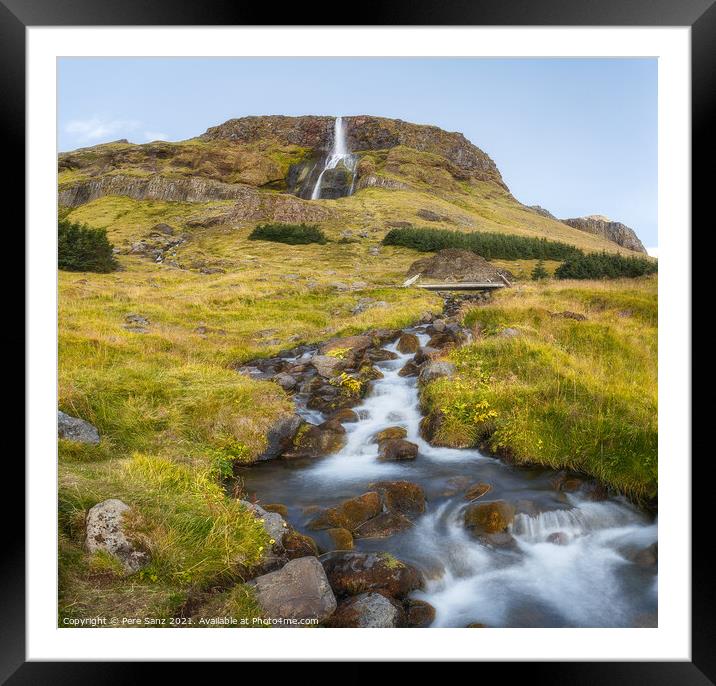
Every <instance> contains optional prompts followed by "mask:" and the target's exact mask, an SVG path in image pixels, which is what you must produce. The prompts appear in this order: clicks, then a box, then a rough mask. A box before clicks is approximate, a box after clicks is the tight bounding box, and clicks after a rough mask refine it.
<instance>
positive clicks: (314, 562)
mask: <svg viewBox="0 0 716 686" xmlns="http://www.w3.org/2000/svg"><path fill="white" fill-rule="evenodd" d="M250 583H251V585H252V586H253V587H254V590H255V593H256V600H257V601H258V604H259V605H260V606H261V609H262V610H263V612H264V613H265V614H266V616H268V617H274V618H279V617H281V618H284V619H316V620H318V621H319V622H323V621H325V620H326V619H328V617H330V616H331V615H332V614H333V612H334V611H335V609H336V606H337V602H336V597H335V595H334V594H333V591H332V589H331V587H330V585H329V583H328V578H327V577H326V573H325V571H324V569H323V567H322V566H321V563H320V562H319V561H318V559H317V558H315V557H300V558H297V559H295V560H291V561H290V562H288V563H287V564H286V565H284V566H283V567H282V568H281V569H279V570H277V571H275V572H270V573H269V574H264V575H263V576H259V577H257V578H256V579H254V580H253V581H251V582H250Z"/></svg>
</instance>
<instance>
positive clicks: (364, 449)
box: [245, 330, 657, 627]
mask: <svg viewBox="0 0 716 686" xmlns="http://www.w3.org/2000/svg"><path fill="white" fill-rule="evenodd" d="M413 332H414V333H416V334H417V335H418V338H419V340H420V343H421V345H424V344H425V343H426V340H427V336H425V334H424V333H423V332H421V331H419V330H417V331H413ZM386 349H387V350H390V351H391V352H394V353H396V354H398V358H397V359H394V360H389V361H385V362H381V363H378V364H377V366H378V367H379V368H380V370H381V372H382V373H383V378H382V379H379V380H377V381H375V383H374V385H373V387H372V389H371V392H370V394H369V395H368V396H367V397H366V398H365V399H364V400H363V402H362V403H361V404H360V405H358V406H357V407H355V408H354V409H355V411H356V413H357V414H358V417H359V421H357V422H354V423H348V424H346V425H345V429H346V431H347V443H346V445H345V447H344V448H343V449H342V450H340V451H339V452H338V453H335V454H334V455H330V456H328V457H325V458H320V459H316V460H313V461H309V462H308V463H305V462H304V463H303V464H296V463H292V462H291V461H289V462H282V461H278V460H277V461H273V462H270V463H266V464H264V465H261V466H259V467H251V468H250V469H248V470H247V471H246V472H245V487H246V488H247V489H248V491H249V492H250V493H255V494H256V495H257V496H258V497H260V498H261V500H262V501H263V502H267V503H270V502H279V503H283V504H285V505H286V506H287V508H288V520H289V521H290V522H291V523H292V525H294V526H295V527H296V528H298V529H299V530H302V531H303V532H305V533H307V534H309V535H311V536H313V537H314V538H316V540H317V542H318V543H319V545H322V546H324V548H325V549H326V550H330V549H331V548H330V547H328V546H330V544H329V542H328V539H322V538H321V536H322V532H320V531H313V530H310V528H308V524H309V522H310V521H311V519H312V517H314V516H315V512H316V510H317V509H321V508H325V507H333V506H335V505H336V504H338V503H340V502H341V501H343V500H345V499H348V498H352V497H355V496H357V495H359V494H361V493H365V492H366V491H369V490H371V484H374V483H375V482H377V481H385V480H404V481H410V482H413V483H417V484H420V485H421V486H422V487H423V489H424V491H425V494H426V498H427V506H426V511H425V512H424V513H423V514H421V515H419V516H416V517H414V521H413V526H412V527H411V528H410V529H408V530H405V531H401V532H399V533H396V534H394V535H392V536H389V537H388V538H376V539H370V538H368V539H358V540H357V541H356V543H355V545H356V549H357V550H361V551H385V552H388V553H391V554H392V555H394V556H395V557H397V558H399V559H401V560H404V561H405V562H408V563H410V564H413V565H414V566H416V567H417V568H418V569H420V570H421V571H422V573H423V575H424V577H425V579H426V582H425V588H424V589H423V590H422V591H417V592H415V593H414V594H413V597H415V598H419V599H423V600H426V601H427V602H429V603H430V604H431V605H433V606H434V607H435V609H436V617H435V621H434V622H433V624H432V626H438V627H465V626H468V625H470V624H473V623H479V624H484V625H486V626H490V627H500V626H502V627H505V626H509V627H560V626H561V627H574V626H583V627H618V626H654V625H655V624H656V611H657V588H656V584H657V574H656V568H655V566H653V565H640V564H637V563H636V562H634V556H633V553H634V551H637V550H642V549H644V548H646V547H648V546H650V545H652V544H654V543H655V542H656V540H657V525H656V523H655V521H654V520H653V519H652V518H651V517H649V516H648V515H646V514H644V513H642V512H640V511H639V510H637V509H636V508H634V507H633V506H631V505H630V504H629V503H627V502H626V501H624V500H623V499H620V498H610V499H608V500H604V501H601V502H593V501H590V500H588V499H586V498H583V497H580V496H578V495H576V494H565V493H562V492H559V491H556V490H555V488H554V486H553V484H552V479H553V477H554V472H550V471H548V470H542V469H537V468H535V469H524V468H515V467H514V466H510V465H508V464H505V463H504V462H502V461H500V460H497V459H493V458H490V457H486V456H484V455H482V454H481V453H480V452H479V451H477V450H471V449H467V450H458V449H450V448H440V447H435V446H431V445H430V444H429V443H427V442H425V441H424V440H423V439H422V438H421V437H420V434H419V423H420V420H421V417H422V416H421V412H420V407H419V398H418V390H417V383H416V379H415V378H411V377H403V376H400V375H399V374H398V372H399V370H400V368H401V367H402V366H403V365H404V364H405V363H406V362H407V361H408V360H409V359H410V358H411V354H400V353H398V351H397V349H396V345H395V344H391V345H388V346H386ZM299 411H300V412H301V413H302V414H303V415H304V416H305V418H306V419H308V421H311V422H320V421H322V419H323V417H321V416H316V412H315V411H307V410H305V409H301V407H300V406H299ZM389 426H401V427H403V428H405V430H406V431H407V438H408V440H410V441H412V442H414V443H417V444H418V447H419V453H418V457H417V459H416V460H414V461H410V462H381V461H379V460H378V459H377V458H378V446H377V445H376V444H375V443H374V442H373V441H372V437H373V436H374V434H375V433H376V432H378V431H381V430H382V429H385V428H386V427H389ZM460 480H462V483H463V486H462V490H461V488H460V487H459V486H456V485H457V483H458V482H460ZM476 481H484V482H487V483H489V484H491V486H492V491H491V492H490V494H489V495H488V496H485V498H484V499H485V500H490V499H504V500H507V501H508V502H511V503H513V504H514V505H515V507H516V509H517V515H516V517H515V519H514V521H513V523H512V525H511V527H510V535H511V536H512V538H513V544H512V545H509V546H505V547H500V546H491V545H487V544H485V543H483V542H481V541H480V540H477V539H475V538H473V537H472V536H471V535H470V533H469V532H468V531H467V529H466V528H465V526H464V523H463V513H464V509H465V507H466V505H467V501H466V500H465V498H464V495H463V493H464V488H465V487H464V483H468V484H470V483H474V482H476ZM555 536H556V537H557V539H556V540H555Z"/></svg>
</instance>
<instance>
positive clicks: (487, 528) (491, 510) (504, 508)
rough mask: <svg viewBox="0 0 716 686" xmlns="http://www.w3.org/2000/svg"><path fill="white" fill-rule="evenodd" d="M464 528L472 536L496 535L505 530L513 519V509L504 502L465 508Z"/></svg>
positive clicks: (479, 504)
mask: <svg viewBox="0 0 716 686" xmlns="http://www.w3.org/2000/svg"><path fill="white" fill-rule="evenodd" d="M464 516H465V526H466V527H467V528H468V529H469V530H470V532H471V533H472V534H473V535H476V536H480V535H483V534H497V533H502V532H504V531H506V530H507V527H508V526H509V525H510V524H511V523H512V520H513V519H514V518H515V508H514V507H513V506H512V505H511V504H510V503H508V502H507V501H505V500H490V501H487V502H478V503H474V504H473V505H468V506H467V507H466V508H465V515H464Z"/></svg>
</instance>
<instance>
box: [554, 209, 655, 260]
mask: <svg viewBox="0 0 716 686" xmlns="http://www.w3.org/2000/svg"><path fill="white" fill-rule="evenodd" d="M562 221H563V222H564V223H565V224H567V225H568V226H572V227H574V228H575V229H579V230H580V231H586V232H587V233H591V234H594V235H595V236H602V237H603V238H606V239H607V240H608V241H612V242H613V243H616V244H617V245H621V246H622V247H624V248H628V249H629V250H634V251H635V252H641V253H644V254H646V248H645V247H644V245H643V244H642V242H641V241H640V240H639V237H638V236H637V235H636V232H635V231H634V229H631V228H629V227H628V226H627V225H626V224H622V223H621V222H613V221H612V220H611V219H609V218H607V217H605V216H603V215H601V214H592V215H589V216H587V217H574V218H573V219H562Z"/></svg>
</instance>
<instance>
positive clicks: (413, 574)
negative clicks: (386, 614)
mask: <svg viewBox="0 0 716 686" xmlns="http://www.w3.org/2000/svg"><path fill="white" fill-rule="evenodd" d="M323 567H324V569H325V570H326V575H327V576H328V581H329V582H330V584H331V587H332V588H333V590H334V591H335V593H336V594H337V595H359V594H361V593H367V592H369V591H380V592H383V593H386V594H387V595H389V596H392V597H394V598H402V597H404V596H406V595H408V593H411V592H412V591H415V590H417V589H419V588H421V587H422V578H421V576H420V572H418V570H417V569H415V567H412V566H411V565H409V564H407V563H405V562H401V561H400V560H398V559H396V558H395V557H393V556H392V555H389V554H388V553H359V552H348V553H337V554H335V555H331V556H330V557H329V558H327V559H325V560H324V561H323Z"/></svg>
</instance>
